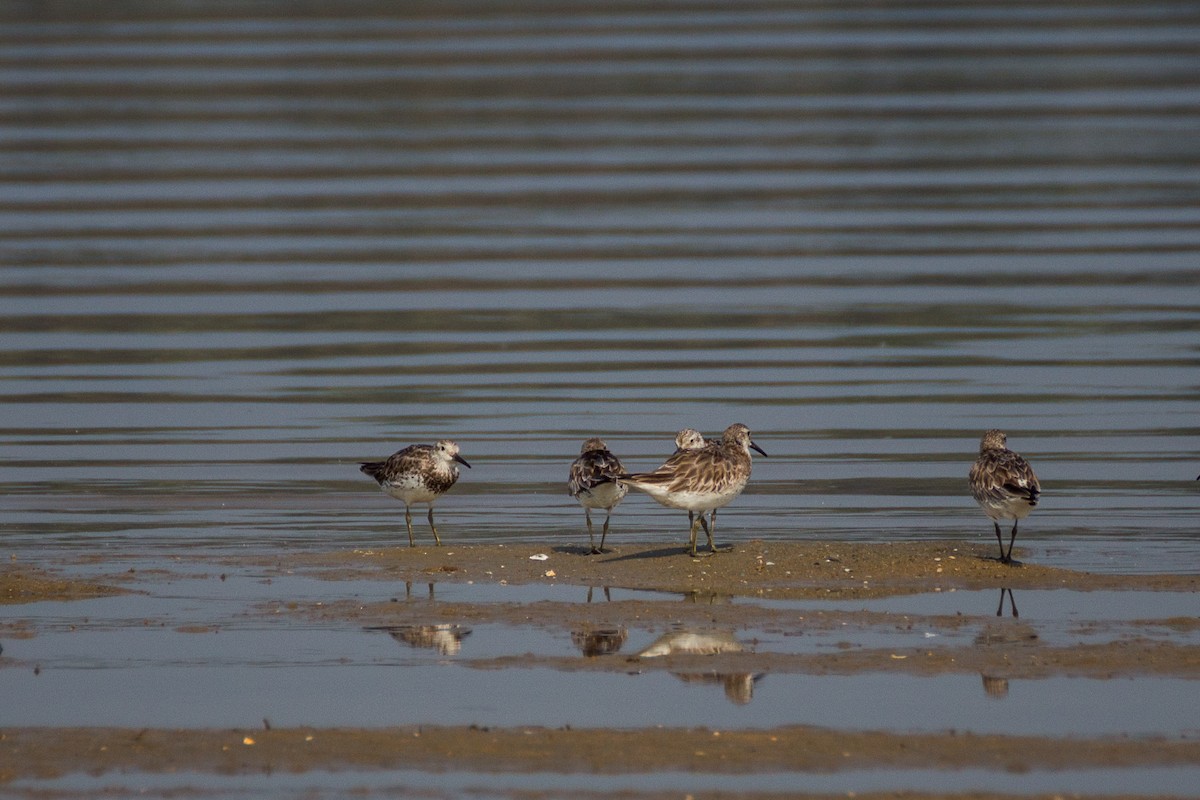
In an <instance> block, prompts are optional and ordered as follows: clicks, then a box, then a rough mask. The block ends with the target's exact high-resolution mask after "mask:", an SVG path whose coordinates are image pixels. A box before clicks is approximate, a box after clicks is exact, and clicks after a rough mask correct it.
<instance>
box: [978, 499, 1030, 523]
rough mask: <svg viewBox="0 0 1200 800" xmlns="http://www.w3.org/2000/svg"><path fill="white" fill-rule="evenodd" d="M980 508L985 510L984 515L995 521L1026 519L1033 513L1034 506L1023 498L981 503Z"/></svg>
mask: <svg viewBox="0 0 1200 800" xmlns="http://www.w3.org/2000/svg"><path fill="white" fill-rule="evenodd" d="M979 507H980V508H982V509H983V513H985V514H987V515H988V516H989V517H991V518H992V519H994V520H1002V519H1025V518H1026V517H1028V516H1029V513H1030V512H1031V511H1033V506H1031V505H1029V501H1028V500H1026V499H1024V498H1021V497H1014V498H1012V499H1010V500H1001V501H999V502H980V503H979Z"/></svg>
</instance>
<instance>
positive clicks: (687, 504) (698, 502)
mask: <svg viewBox="0 0 1200 800" xmlns="http://www.w3.org/2000/svg"><path fill="white" fill-rule="evenodd" d="M744 488H745V486H744V485H742V486H735V487H731V488H730V489H727V490H725V491H722V492H668V491H666V490H665V489H664V490H662V491H650V492H649V494H650V496H651V497H653V498H654V499H655V500H657V501H658V502H659V503H661V504H662V505H664V506H667V507H668V508H681V509H683V510H684V511H712V510H713V509H715V508H721V507H722V506H725V505H728V504H729V503H730V502H731V501H732V500H733V499H734V498H735V497H737V496H738V495H739V494H741V493H742V489H744Z"/></svg>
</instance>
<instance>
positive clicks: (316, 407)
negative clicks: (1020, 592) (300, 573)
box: [0, 0, 1200, 571]
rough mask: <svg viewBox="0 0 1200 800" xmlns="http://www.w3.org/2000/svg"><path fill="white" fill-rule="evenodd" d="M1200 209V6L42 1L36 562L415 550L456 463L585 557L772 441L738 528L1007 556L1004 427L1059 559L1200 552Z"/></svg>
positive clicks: (2, 54)
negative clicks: (730, 439)
mask: <svg viewBox="0 0 1200 800" xmlns="http://www.w3.org/2000/svg"><path fill="white" fill-rule="evenodd" d="M1198 223H1200V8H1198V7H1197V6H1196V5H1195V4H1194V3H1187V2H1143V3H1110V2H1079V3H1072V2H1049V3H996V4H988V3H964V4H955V3H885V4H878V3H865V2H864V3H854V2H851V3H837V4H828V5H826V4H812V5H803V6H793V5H791V4H783V3H774V2H750V3H739V4H729V5H728V6H727V5H725V4H709V3H704V2H680V3H670V4H660V5H654V6H647V5H643V4H639V3H615V4H608V5H601V6H596V5H595V4H592V3H586V4H585V3H572V2H562V1H560V0H547V2H517V3H505V4H489V3H474V2H449V3H374V2H360V3H350V4H345V5H342V4H337V5H328V4H310V3H294V4H272V3H239V4H231V3H217V2H212V3H184V2H160V3H107V4H78V5H74V4H15V3H14V4H7V5H5V6H4V7H3V8H2V9H0V400H2V402H3V410H4V411H3V421H2V422H0V494H2V495H3V498H4V500H3V508H4V513H3V519H2V525H3V527H2V529H0V537H2V541H3V542H4V544H5V546H6V547H5V549H6V551H12V552H18V553H19V552H49V551H48V550H47V549H48V548H67V549H79V548H82V549H88V550H91V549H94V548H101V547H106V546H114V545H122V546H130V547H136V548H139V549H141V548H156V547H160V546H166V547H171V548H177V547H180V546H187V547H192V546H194V547H200V548H230V547H248V548H274V547H278V546H286V547H348V546H351V545H362V544H373V545H381V544H386V543H392V542H395V543H400V542H402V541H403V540H404V538H405V537H404V535H403V532H402V515H401V513H400V507H399V504H397V503H395V502H394V501H392V500H390V499H389V498H387V497H385V496H383V495H382V494H380V493H379V492H378V491H377V490H375V488H374V487H373V485H372V484H371V483H370V482H369V481H368V480H367V479H366V478H365V477H364V476H362V475H360V474H359V473H358V471H357V466H356V462H357V461H359V460H365V459H374V458H380V457H382V456H385V455H387V454H388V453H390V452H392V451H394V450H396V449H398V448H399V447H401V446H403V445H405V444H409V443H412V442H418V441H432V440H434V439H437V438H442V437H450V438H454V439H456V440H457V441H458V442H459V443H460V445H461V447H462V452H463V454H464V456H466V457H467V458H468V459H469V460H470V461H471V463H472V464H473V465H474V469H472V470H470V471H468V472H466V473H465V475H464V477H463V479H462V480H461V481H460V483H459V485H458V486H457V487H455V489H454V490H453V493H452V495H451V496H450V497H448V498H446V499H445V500H444V501H443V502H442V503H441V504H440V505H439V509H440V522H441V527H442V531H443V534H444V536H445V537H446V539H447V540H448V541H450V542H455V541H484V540H487V541H512V540H524V539H530V540H545V541H558V540H560V539H563V540H573V541H582V537H583V536H584V535H585V534H584V531H583V527H582V522H583V519H582V517H583V515H582V513H581V512H580V510H579V509H578V507H577V506H575V505H574V504H573V503H572V501H571V500H570V499H569V498H568V497H567V496H566V491H565V473H566V468H567V465H568V464H569V462H570V461H571V459H572V458H573V457H574V455H575V454H576V453H577V450H578V446H579V443H580V442H581V441H582V439H583V438H585V437H587V436H591V435H597V434H598V435H601V436H603V437H604V438H605V439H606V440H607V441H608V443H609V445H610V446H611V447H612V449H613V450H614V451H616V452H617V453H618V454H619V455H621V456H622V457H623V458H624V459H625V460H626V461H627V463H628V464H629V465H631V466H632V467H634V468H647V467H651V466H654V465H656V464H657V463H658V462H659V461H660V460H661V458H662V457H663V456H665V455H666V454H667V453H669V452H670V450H671V448H672V437H673V435H674V432H675V431H676V430H677V429H678V428H680V427H684V426H693V427H698V428H700V429H702V430H704V431H705V432H706V433H708V434H709V435H714V434H716V433H718V432H719V431H720V430H721V429H722V428H724V427H725V426H726V425H728V424H730V423H732V422H744V423H746V424H748V425H749V426H750V427H751V428H752V429H753V430H754V434H755V439H756V441H757V442H758V443H759V444H760V445H761V446H762V447H763V448H764V449H765V450H766V451H767V452H768V453H769V454H770V456H771V457H770V458H769V459H759V460H758V461H757V462H756V468H755V475H754V479H753V481H752V483H751V485H750V487H749V489H748V490H747V492H746V494H745V495H744V496H743V497H742V498H741V499H740V500H739V501H737V502H736V503H735V504H734V505H733V506H731V507H730V508H729V509H728V510H727V511H726V512H725V522H724V523H723V534H724V536H725V537H726V541H729V542H736V541H740V540H744V539H749V538H750V537H763V538H767V539H798V540H804V539H813V540H816V539H823V538H855V539H866V540H892V539H914V538H926V537H959V536H961V537H963V538H964V539H967V540H972V541H988V540H989V538H990V537H991V531H990V525H989V524H988V522H987V520H986V519H985V518H984V517H983V515H982V514H981V513H980V512H979V511H978V510H977V509H976V507H975V506H974V504H973V502H972V501H971V500H970V498H969V496H968V494H967V492H966V487H965V473H966V470H967V467H968V465H969V463H970V462H971V460H972V459H973V458H974V454H975V451H976V448H977V445H978V439H979V436H980V434H981V433H982V431H983V430H984V429H986V428H988V427H1001V428H1004V429H1006V430H1007V431H1008V433H1009V438H1010V444H1011V445H1012V446H1013V448H1014V449H1016V450H1018V451H1020V452H1023V453H1024V454H1026V455H1027V456H1028V457H1029V458H1030V459H1031V460H1032V462H1033V463H1034V466H1035V468H1036V469H1037V471H1038V473H1039V475H1040V477H1041V479H1042V482H1043V487H1044V491H1045V494H1044V503H1043V505H1042V507H1041V508H1040V509H1039V511H1038V512H1037V513H1036V514H1035V515H1034V516H1033V517H1032V518H1031V519H1030V520H1029V521H1028V522H1027V523H1026V525H1025V526H1023V533H1022V536H1021V539H1020V542H1019V543H1023V544H1025V545H1028V546H1029V547H1030V556H1031V557H1032V558H1033V559H1035V560H1037V561H1040V562H1043V563H1055V564H1060V565H1064V566H1073V567H1081V568H1087V569H1117V570H1130V571H1193V570H1195V569H1196V568H1197V564H1198V563H1200V559H1198V557H1197V556H1198V553H1200V547H1198V545H1197V539H1196V524H1195V508H1196V505H1197V502H1200V484H1197V483H1196V482H1195V480H1194V479H1195V478H1196V475H1197V473H1198V472H1200V458H1198V457H1197V454H1198V451H1200V413H1198V412H1200V403H1198V401H1197V394H1198V384H1200V371H1198V369H1197V367H1198V366H1200V291H1198V289H1200V260H1198V253H1200V225H1198ZM679 522H680V520H679V519H678V514H670V513H669V512H667V511H665V510H663V509H660V508H658V507H657V506H655V505H653V504H652V503H651V502H650V501H649V500H648V499H646V498H644V497H634V498H631V499H630V500H628V501H626V503H625V504H624V505H623V506H622V507H621V508H620V509H619V511H618V514H617V516H616V518H615V520H614V534H613V540H615V542H616V543H618V544H619V543H620V542H621V541H628V540H637V541H680V542H682V539H683V536H684V533H683V530H682V528H681V526H680V524H679ZM977 537H983V538H982V539H978V538H977Z"/></svg>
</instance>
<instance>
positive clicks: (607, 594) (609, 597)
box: [587, 586, 612, 603]
mask: <svg viewBox="0 0 1200 800" xmlns="http://www.w3.org/2000/svg"><path fill="white" fill-rule="evenodd" d="M600 588H601V590H602V591H603V592H604V599H605V600H606V601H607V602H610V603H611V602H612V592H611V591H610V590H609V588H608V587H607V586H602V587H600ZM595 590H596V587H595V586H589V587H588V592H587V601H588V602H589V603H590V602H592V595H593V593H594V592H595Z"/></svg>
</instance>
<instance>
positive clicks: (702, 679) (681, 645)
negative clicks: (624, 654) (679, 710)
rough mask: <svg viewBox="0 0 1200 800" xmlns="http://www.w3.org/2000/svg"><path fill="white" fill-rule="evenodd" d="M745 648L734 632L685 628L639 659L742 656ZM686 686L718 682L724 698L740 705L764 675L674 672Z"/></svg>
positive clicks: (671, 633) (654, 644) (655, 644)
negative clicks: (729, 654)
mask: <svg viewBox="0 0 1200 800" xmlns="http://www.w3.org/2000/svg"><path fill="white" fill-rule="evenodd" d="M744 651H745V647H744V646H743V645H742V643H741V642H739V641H738V640H737V639H736V638H735V637H734V635H733V631H697V630H688V629H686V628H683V629H680V630H674V631H669V632H668V633H664V634H663V635H662V636H660V637H658V638H657V639H655V640H654V641H653V642H651V643H650V644H649V645H648V646H647V647H646V648H645V649H644V650H642V652H640V653H638V654H637V657H638V658H661V657H664V656H673V655H701V656H712V655H720V654H722V653H741V652H744ZM671 674H672V675H674V676H675V677H676V678H679V679H680V680H681V681H685V682H687V683H719V684H721V685H722V686H723V687H724V689H725V696H726V697H728V698H729V699H730V700H731V701H732V702H734V703H737V704H738V705H745V704H746V703H749V702H750V700H751V699H752V698H753V697H754V684H755V682H756V681H758V679H759V678H761V677H762V675H755V674H754V673H750V672H715V671H714V672H675V671H672V672H671Z"/></svg>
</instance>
